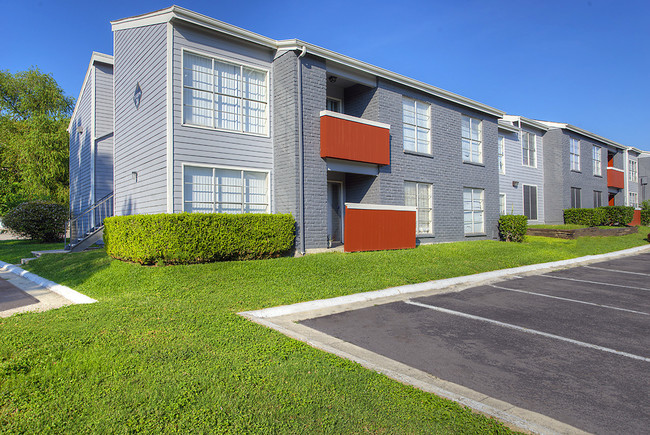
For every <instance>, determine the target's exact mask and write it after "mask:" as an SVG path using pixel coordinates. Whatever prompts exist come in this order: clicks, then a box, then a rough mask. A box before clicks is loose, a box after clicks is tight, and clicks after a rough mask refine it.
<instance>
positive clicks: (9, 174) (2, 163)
mask: <svg viewBox="0 0 650 435" xmlns="http://www.w3.org/2000/svg"><path fill="white" fill-rule="evenodd" d="M73 104H74V100H73V99H72V98H70V97H66V96H65V95H64V93H63V90H62V89H61V87H59V85H58V84H57V83H56V81H55V80H54V78H53V77H52V76H51V75H49V74H45V73H42V72H40V71H39V70H38V69H37V68H32V69H30V70H28V71H21V72H17V73H15V74H12V73H10V72H8V71H0V215H1V214H4V213H5V212H6V211H7V210H8V209H10V208H12V207H13V206H15V205H17V203H20V202H22V201H25V200H28V199H47V200H52V201H56V202H59V203H62V204H65V203H67V202H68V141H69V139H68V133H67V131H66V128H67V126H68V122H69V118H70V114H71V112H72V108H73Z"/></svg>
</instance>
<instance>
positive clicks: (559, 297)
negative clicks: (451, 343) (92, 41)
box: [490, 284, 650, 316]
mask: <svg viewBox="0 0 650 435" xmlns="http://www.w3.org/2000/svg"><path fill="white" fill-rule="evenodd" d="M490 287H494V288H498V289H500V290H507V291H510V292H517V293H525V294H527V295H533V296H542V297H544V298H551V299H559V300H561V301H568V302H575V303H577V304H585V305H593V306H595V307H600V308H607V309H610V310H618V311H625V312H627V313H634V314H642V315H644V316H650V313H644V312H643V311H635V310H628V309H626V308H620V307H613V306H611V305H603V304H596V303H594V302H586V301H579V300H577V299H570V298H563V297H561V296H552V295H545V294H543V293H535V292H529V291H526V290H519V289H514V288H506V287H501V286H498V285H492V284H490Z"/></svg>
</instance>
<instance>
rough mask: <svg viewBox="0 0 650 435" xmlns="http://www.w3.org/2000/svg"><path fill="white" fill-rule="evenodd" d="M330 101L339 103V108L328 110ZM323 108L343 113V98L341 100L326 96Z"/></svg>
mask: <svg viewBox="0 0 650 435" xmlns="http://www.w3.org/2000/svg"><path fill="white" fill-rule="evenodd" d="M330 101H336V102H337V103H339V110H330V108H329V105H328V103H329V102H330ZM325 110H329V111H330V112H334V113H344V111H343V100H341V99H340V98H334V97H326V98H325Z"/></svg>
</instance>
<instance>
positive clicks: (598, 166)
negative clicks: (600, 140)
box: [593, 145, 603, 176]
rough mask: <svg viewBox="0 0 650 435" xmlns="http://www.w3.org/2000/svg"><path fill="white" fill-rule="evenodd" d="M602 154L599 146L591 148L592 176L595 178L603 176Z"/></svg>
mask: <svg viewBox="0 0 650 435" xmlns="http://www.w3.org/2000/svg"><path fill="white" fill-rule="evenodd" d="M602 154H603V153H602V149H601V148H600V147H599V146H596V145H594V148H593V163H594V175H597V176H601V175H603V163H602Z"/></svg>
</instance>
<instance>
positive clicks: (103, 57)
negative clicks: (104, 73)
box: [67, 51, 113, 133]
mask: <svg viewBox="0 0 650 435" xmlns="http://www.w3.org/2000/svg"><path fill="white" fill-rule="evenodd" d="M96 63H105V64H107V65H111V66H112V65H113V56H111V55H110V54H104V53H98V52H96V51H93V54H92V55H91V56H90V63H89V64H88V69H87V70H86V76H85V77H84V82H83V83H82V84H81V90H80V91H79V97H78V98H77V101H76V103H75V105H74V111H73V112H72V116H71V117H70V123H69V124H68V129H67V130H68V133H70V129H71V128H72V122H73V121H74V118H75V115H76V114H77V107H79V101H81V96H82V95H83V92H84V89H86V84H87V83H88V80H90V71H92V69H93V67H94V66H95V64H96Z"/></svg>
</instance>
